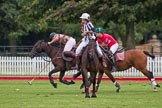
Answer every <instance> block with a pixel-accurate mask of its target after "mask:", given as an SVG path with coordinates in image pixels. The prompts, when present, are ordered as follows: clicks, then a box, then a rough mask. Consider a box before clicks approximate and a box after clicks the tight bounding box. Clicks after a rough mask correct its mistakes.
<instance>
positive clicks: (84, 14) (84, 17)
mask: <svg viewBox="0 0 162 108" xmlns="http://www.w3.org/2000/svg"><path fill="white" fill-rule="evenodd" d="M80 18H83V19H86V20H90V15H89V14H88V13H83V14H82V16H81V17H80Z"/></svg>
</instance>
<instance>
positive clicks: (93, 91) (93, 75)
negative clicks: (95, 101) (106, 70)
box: [91, 72, 97, 98]
mask: <svg viewBox="0 0 162 108" xmlns="http://www.w3.org/2000/svg"><path fill="white" fill-rule="evenodd" d="M96 75H97V72H96V73H94V72H93V73H92V72H91V76H92V77H91V82H92V83H93V88H92V96H91V97H92V98H96V97H97V96H96Z"/></svg>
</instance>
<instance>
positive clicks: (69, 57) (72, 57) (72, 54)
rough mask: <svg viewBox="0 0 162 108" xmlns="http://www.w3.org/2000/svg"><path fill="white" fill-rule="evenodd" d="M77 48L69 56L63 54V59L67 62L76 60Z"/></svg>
mask: <svg viewBox="0 0 162 108" xmlns="http://www.w3.org/2000/svg"><path fill="white" fill-rule="evenodd" d="M74 55H75V48H73V49H72V50H71V51H69V53H67V54H64V53H62V58H63V59H64V60H65V61H67V62H70V61H72V60H73V59H74V58H75V56H74Z"/></svg>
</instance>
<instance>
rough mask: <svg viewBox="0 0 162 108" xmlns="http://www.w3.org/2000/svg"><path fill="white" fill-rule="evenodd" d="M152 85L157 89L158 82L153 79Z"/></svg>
mask: <svg viewBox="0 0 162 108" xmlns="http://www.w3.org/2000/svg"><path fill="white" fill-rule="evenodd" d="M151 84H152V87H153V88H156V85H157V84H156V81H155V79H154V78H153V79H151Z"/></svg>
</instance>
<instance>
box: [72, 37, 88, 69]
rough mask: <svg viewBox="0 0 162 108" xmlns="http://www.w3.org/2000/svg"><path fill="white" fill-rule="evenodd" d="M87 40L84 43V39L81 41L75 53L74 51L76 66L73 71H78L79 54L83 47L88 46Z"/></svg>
mask: <svg viewBox="0 0 162 108" xmlns="http://www.w3.org/2000/svg"><path fill="white" fill-rule="evenodd" d="M88 42H89V41H88V40H87V41H86V40H85V39H83V40H82V42H81V43H80V44H79V46H78V47H77V49H76V51H75V60H76V64H75V67H74V69H78V68H79V63H80V59H79V58H80V54H81V51H82V49H83V47H85V46H86V45H87V44H88Z"/></svg>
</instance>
